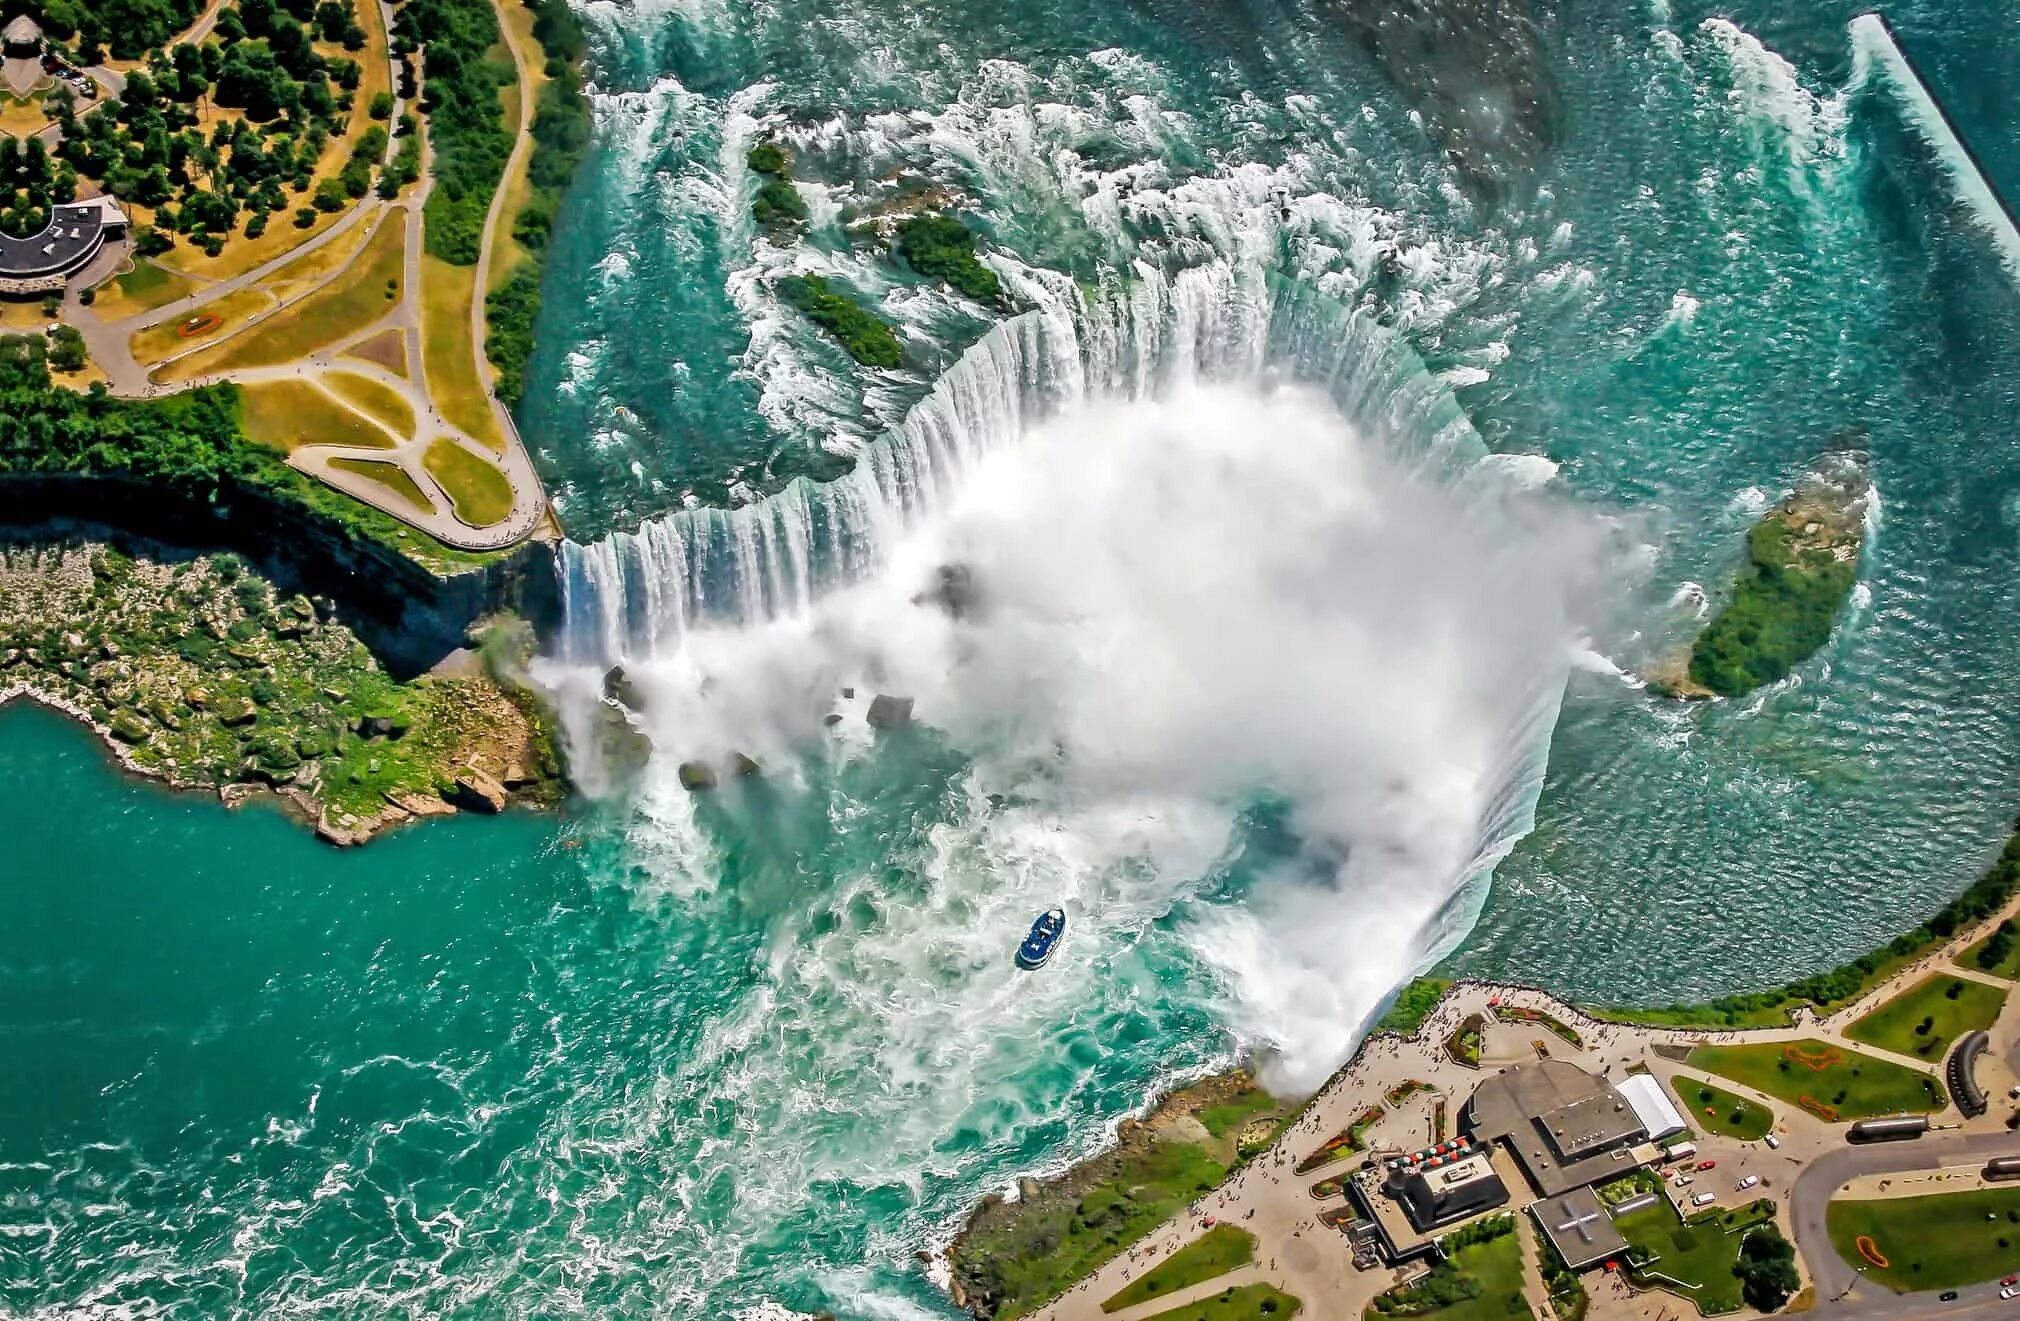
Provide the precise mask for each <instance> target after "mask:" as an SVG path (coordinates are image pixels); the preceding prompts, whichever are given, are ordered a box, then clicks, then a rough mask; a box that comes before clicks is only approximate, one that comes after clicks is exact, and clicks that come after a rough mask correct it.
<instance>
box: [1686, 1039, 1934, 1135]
mask: <svg viewBox="0 0 2020 1321" xmlns="http://www.w3.org/2000/svg"><path fill="white" fill-rule="evenodd" d="M1685 1062H1686V1063H1688V1064H1689V1065H1690V1067H1692V1068H1693V1069H1702V1070H1704V1071H1705V1072H1706V1073H1715V1074H1717V1075H1719V1076H1720V1077H1721V1078H1730V1079H1732V1080H1733V1081H1734V1082H1736V1083H1740V1084H1742V1085H1743V1086H1747V1087H1751V1088H1753V1089H1754V1090H1755V1091H1757V1092H1763V1093H1765V1094H1766V1095H1768V1096H1772V1097H1774V1098H1776V1099H1777V1100H1781V1101H1787V1102H1788V1103H1789V1104H1790V1105H1794V1106H1798V1107H1800V1108H1801V1109H1803V1110H1806V1111H1808V1112H1809V1113H1810V1114H1812V1115H1814V1116H1816V1117H1817V1118H1818V1119H1821V1120H1823V1121H1824V1122H1825V1123H1827V1124H1835V1123H1840V1122H1842V1121H1845V1120H1851V1119H1870V1118H1872V1117H1874V1116H1875V1115H1894V1114H1909V1113H1914V1114H1922V1113H1926V1112H1928V1111H1931V1110H1940V1109H1942V1108H1943V1106H1944V1105H1945V1103H1946V1102H1945V1098H1944V1096H1943V1089H1942V1086H1941V1084H1939V1083H1938V1082H1937V1081H1936V1078H1935V1075H1933V1074H1928V1073H1924V1072H1922V1071H1921V1070H1919V1069H1911V1068H1909V1067H1908V1066H1907V1065H1905V1064H1896V1063H1894V1062H1893V1061H1892V1060H1885V1059H1881V1058H1880V1057H1878V1056H1877V1055H1868V1054H1865V1053H1864V1052H1862V1051H1855V1050H1846V1049H1844V1048H1843V1047H1841V1046H1833V1045H1831V1044H1830V1043H1829V1042H1826V1041H1819V1040H1816V1039H1814V1038H1810V1039H1806V1040H1802V1041H1787V1042H1782V1041H1769V1042H1755V1043H1752V1044H1748V1045H1737V1046H1698V1047H1695V1048H1693V1049H1692V1050H1691V1052H1690V1054H1689V1056H1688V1057H1687V1058H1686V1061H1685Z"/></svg>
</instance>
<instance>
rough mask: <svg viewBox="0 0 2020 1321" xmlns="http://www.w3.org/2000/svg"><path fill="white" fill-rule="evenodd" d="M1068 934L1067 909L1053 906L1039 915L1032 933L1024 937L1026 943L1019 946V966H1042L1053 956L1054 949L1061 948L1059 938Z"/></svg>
mask: <svg viewBox="0 0 2020 1321" xmlns="http://www.w3.org/2000/svg"><path fill="white" fill-rule="evenodd" d="M1065 934H1066V910H1065V909H1063V908H1053V909H1049V910H1047V911H1046V912H1043V913H1040V914H1039V915H1038V920H1037V921H1036V922H1033V923H1032V924H1031V934H1030V935H1028V936H1026V937H1024V943H1023V944H1022V945H1019V946H1018V947H1017V966H1018V967H1020V968H1042V967H1044V966H1045V960H1047V959H1049V958H1051V957H1052V951H1053V950H1055V949H1057V948H1059V938H1060V937H1061V936H1063V935H1065Z"/></svg>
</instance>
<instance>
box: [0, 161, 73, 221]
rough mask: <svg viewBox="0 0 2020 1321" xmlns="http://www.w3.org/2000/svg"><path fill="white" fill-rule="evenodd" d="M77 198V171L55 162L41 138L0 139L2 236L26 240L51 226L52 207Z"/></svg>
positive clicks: (0, 219)
mask: <svg viewBox="0 0 2020 1321" xmlns="http://www.w3.org/2000/svg"><path fill="white" fill-rule="evenodd" d="M76 196H77V171H76V170H74V169H72V168H71V167H70V166H69V165H68V164H67V163H63V162H56V163H52V162H51V161H50V159H49V149H48V148H47V147H45V146H43V145H42V139H40V138H30V139H28V141H27V142H26V143H23V142H21V141H19V140H17V139H15V138H6V137H0V233H6V234H11V235H13V236H14V237H15V238H18V239H25V238H29V237H31V236H33V235H36V234H40V233H41V232H42V231H43V229H44V228H46V227H47V226H48V224H49V208H50V207H51V206H52V205H54V204H56V203H60V202H68V201H70V200H72V199H73V198H75V197H76Z"/></svg>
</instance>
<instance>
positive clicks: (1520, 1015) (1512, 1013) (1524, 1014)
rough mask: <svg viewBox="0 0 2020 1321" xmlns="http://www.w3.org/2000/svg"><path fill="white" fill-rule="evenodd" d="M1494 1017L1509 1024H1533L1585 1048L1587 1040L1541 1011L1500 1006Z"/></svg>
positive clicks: (1514, 1006) (1567, 1024) (1569, 1026)
mask: <svg viewBox="0 0 2020 1321" xmlns="http://www.w3.org/2000/svg"><path fill="white" fill-rule="evenodd" d="M1494 1015H1495V1017H1497V1018H1500V1019H1502V1020H1503V1021H1504V1022H1509V1023H1533V1024H1534V1025H1535V1026H1537V1027H1540V1028H1542V1029H1544V1030H1545V1031H1547V1032H1554V1033H1556V1034H1557V1035H1558V1036H1559V1037H1561V1038H1563V1039H1564V1040H1565V1041H1567V1042H1569V1043H1570V1044H1572V1045H1573V1046H1583V1045H1584V1044H1585V1038H1583V1037H1581V1036H1579V1035H1578V1033H1577V1031H1576V1030H1575V1029H1573V1028H1572V1026H1571V1025H1570V1024H1569V1023H1565V1022H1563V1021H1561V1020H1559V1019H1557V1018H1554V1017H1552V1016H1551V1015H1549V1014H1546V1013H1544V1012H1543V1011H1542V1010H1541V1009H1525V1008H1523V1007H1521V1006H1520V1005H1498V1006H1496V1007H1495V1010H1494Z"/></svg>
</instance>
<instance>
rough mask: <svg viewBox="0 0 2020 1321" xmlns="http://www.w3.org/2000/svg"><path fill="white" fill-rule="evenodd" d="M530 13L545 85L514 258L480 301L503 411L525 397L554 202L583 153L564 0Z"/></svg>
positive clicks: (534, 2) (578, 39)
mask: <svg viewBox="0 0 2020 1321" xmlns="http://www.w3.org/2000/svg"><path fill="white" fill-rule="evenodd" d="M525 3H526V7H527V8H529V9H531V10H532V11H533V13H534V19H533V37H534V40H536V41H537V42H539V43H540V49H541V52H542V53H543V56H544V57H545V60H546V65H545V70H544V72H545V75H546V79H547V81H546V83H545V85H544V86H542V87H541V89H540V96H539V99H538V101H537V102H536V104H535V107H534V111H533V130H532V132H533V154H532V156H531V157H530V158H529V159H528V161H527V166H526V184H527V200H526V202H525V204H524V205H523V206H521V207H520V208H519V213H518V214H517V215H516V216H515V217H514V218H513V221H512V237H513V239H514V240H515V241H516V242H517V243H518V245H519V248H520V251H521V253H522V255H521V257H520V259H519V262H518V264H517V265H515V266H514V267H513V268H512V270H511V272H510V274H508V275H507V276H506V278H505V281H504V283H502V284H500V285H498V286H497V287H496V288H495V289H492V290H491V291H490V292H489V293H488V294H487V295H486V296H485V299H484V314H485V326H486V334H485V338H484V356H485V357H487V358H489V359H490V360H491V365H492V366H494V367H496V368H497V369H498V380H497V383H496V385H495V386H493V389H494V390H495V391H496V392H497V395H498V397H499V398H500V399H502V400H504V401H505V403H506V404H507V405H508V406H516V405H517V404H518V403H519V401H520V399H521V398H523V397H524V396H525V393H526V363H527V360H528V359H530V358H531V357H532V356H533V330H534V325H535V323H536V322H537V321H538V320H539V318H540V280H541V275H542V272H543V270H544V268H545V262H546V256H547V245H548V242H549V241H550V239H551V238H552V237H553V232H554V219H555V216H556V215H557V214H558V213H559V212H560V209H561V198H562V195H563V194H564V193H566V192H567V190H568V185H569V184H570V182H572V181H573V180H574V178H575V169H576V167H577V166H578V165H579V164H581V162H582V153H583V151H584V150H585V149H587V147H588V146H589V135H590V131H591V124H590V118H589V101H588V98H587V97H585V96H584V95H583V93H582V74H581V72H580V70H581V64H582V57H583V55H584V53H585V51H586V49H587V42H586V39H585V38H584V36H583V33H582V25H581V24H580V23H579V22H578V21H577V20H576V17H575V11H574V10H572V9H570V8H569V7H568V4H567V0H525Z"/></svg>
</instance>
